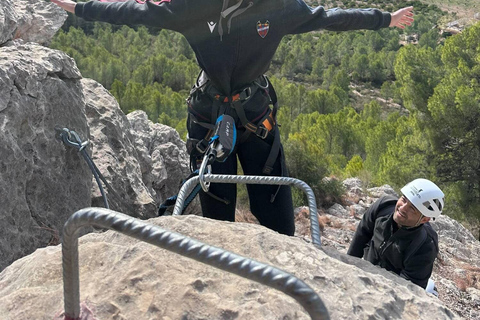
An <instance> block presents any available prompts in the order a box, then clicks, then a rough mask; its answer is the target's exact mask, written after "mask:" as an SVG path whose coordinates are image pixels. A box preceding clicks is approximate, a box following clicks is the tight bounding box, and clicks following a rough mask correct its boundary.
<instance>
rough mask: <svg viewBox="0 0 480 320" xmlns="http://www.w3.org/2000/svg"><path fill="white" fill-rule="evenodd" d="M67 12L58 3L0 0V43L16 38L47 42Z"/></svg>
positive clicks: (31, 0)
mask: <svg viewBox="0 0 480 320" xmlns="http://www.w3.org/2000/svg"><path fill="white" fill-rule="evenodd" d="M66 19H67V14H66V13H65V11H64V10H63V9H61V8H59V7H58V6H57V5H55V4H53V3H50V2H45V1H37V0H2V1H1V2H0V45H1V44H4V43H6V42H7V41H10V40H14V39H22V40H24V41H28V42H37V43H40V44H47V43H49V42H50V41H51V39H52V37H53V36H54V35H55V33H56V32H57V31H58V29H60V27H61V26H62V25H63V23H64V22H65V20H66Z"/></svg>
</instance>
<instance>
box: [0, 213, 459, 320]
mask: <svg viewBox="0 0 480 320" xmlns="http://www.w3.org/2000/svg"><path fill="white" fill-rule="evenodd" d="M150 222H152V223H155V224H158V225H160V226H161V227H162V228H164V229H168V230H171V231H175V232H179V233H181V234H184V235H187V236H190V237H192V238H196V239H198V240H200V241H202V242H204V243H208V244H210V245H214V246H217V247H222V248H225V249H227V250H229V251H231V252H234V253H237V254H240V255H243V256H247V257H250V258H253V259H255V260H257V261H261V262H263V263H267V264H271V265H273V266H276V267H279V268H280V269H282V270H284V271H287V272H289V273H291V274H293V275H295V276H296V277H298V278H299V279H301V280H303V281H304V282H306V283H307V284H308V285H309V286H311V287H312V288H313V289H314V290H315V291H316V292H317V293H318V294H319V296H320V297H321V298H322V299H323V301H324V303H325V304H326V306H327V308H328V310H329V313H330V317H331V319H385V318H388V319H427V318H428V319H460V317H458V316H456V315H455V314H454V313H453V312H452V311H450V310H449V309H448V308H446V307H445V306H444V305H442V304H441V303H440V301H439V300H438V299H436V298H435V297H433V296H432V295H429V294H427V293H425V291H424V290H422V289H421V288H419V287H418V286H416V285H413V284H412V283H409V282H407V281H405V280H403V279H401V278H399V277H397V276H395V275H392V274H390V273H389V272H386V271H385V270H384V269H381V268H377V267H374V266H372V265H371V264H370V263H367V262H365V261H362V260H360V259H357V258H353V257H348V256H345V255H342V254H339V253H338V252H336V251H332V250H328V248H325V250H320V249H318V248H316V247H315V246H313V245H312V244H311V243H308V242H305V241H303V240H302V239H300V238H295V237H287V236H284V235H280V234H278V233H276V232H273V231H271V230H268V229H266V228H264V227H261V226H259V225H252V224H244V223H238V222H237V223H229V222H221V221H214V220H210V219H206V218H201V217H196V216H192V215H190V216H182V217H162V218H156V219H152V220H150ZM60 251H61V250H60V247H59V246H57V247H49V248H45V249H39V250H37V252H35V254H32V255H30V256H28V257H25V258H22V259H20V260H18V261H16V262H15V263H13V264H12V265H11V266H9V267H8V268H7V269H5V270H4V271H3V272H2V273H1V274H0V313H1V314H2V315H7V317H9V319H20V318H23V319H27V318H32V319H33V318H35V319H52V318H53V317H54V315H55V314H58V313H59V312H60V311H61V310H63V304H62V280H61V279H62V271H61V252H60ZM79 251H80V295H81V297H80V299H81V301H87V304H88V305H89V306H90V307H91V308H92V309H93V310H94V312H95V314H96V316H97V317H98V319H111V318H115V319H266V320H268V319H309V317H308V315H307V314H306V312H305V311H304V310H303V308H302V307H301V306H300V305H299V304H298V303H297V302H296V301H295V300H294V299H292V298H290V297H289V296H286V295H285V294H283V293H281V292H280V291H276V290H274V289H272V288H270V287H267V286H264V285H261V284H258V283H256V282H251V281H249V280H246V279H244V278H241V277H239V276H236V275H233V274H229V273H225V272H223V271H221V270H219V269H216V268H213V267H210V266H207V265H204V264H201V263H199V262H197V261H194V260H191V259H188V258H185V257H182V256H179V255H176V254H173V253H171V252H169V251H166V250H164V249H160V248H157V247H154V246H152V245H149V244H146V243H143V242H138V241H137V240H134V239H132V238H128V237H126V236H123V235H121V234H119V233H115V232H111V231H109V232H106V233H101V234H89V235H86V236H84V237H82V238H81V239H80V249H79Z"/></svg>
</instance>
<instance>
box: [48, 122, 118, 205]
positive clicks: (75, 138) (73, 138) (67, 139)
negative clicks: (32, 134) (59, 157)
mask: <svg viewBox="0 0 480 320" xmlns="http://www.w3.org/2000/svg"><path fill="white" fill-rule="evenodd" d="M55 131H56V138H57V139H58V140H60V141H62V142H63V143H64V144H65V145H66V146H69V147H72V148H75V149H77V150H78V152H80V153H81V154H82V156H83V158H84V159H85V162H86V163H87V164H88V167H89V168H90V170H91V171H92V173H93V176H94V177H95V181H96V182H97V184H98V188H99V189H100V193H101V194H102V198H103V203H104V205H105V208H107V209H109V208H110V207H109V205H108V200H107V195H106V194H105V190H103V186H102V183H101V181H103V183H105V185H106V186H107V188H108V189H109V190H113V189H112V188H111V187H110V185H109V184H108V182H107V180H105V178H104V177H103V175H102V174H101V172H100V170H99V169H98V168H97V166H96V165H95V163H94V162H93V160H92V158H90V155H89V154H88V152H87V146H88V144H89V142H88V141H82V139H81V138H80V136H79V135H78V133H76V132H75V131H73V130H69V129H68V128H60V127H56V128H55Z"/></svg>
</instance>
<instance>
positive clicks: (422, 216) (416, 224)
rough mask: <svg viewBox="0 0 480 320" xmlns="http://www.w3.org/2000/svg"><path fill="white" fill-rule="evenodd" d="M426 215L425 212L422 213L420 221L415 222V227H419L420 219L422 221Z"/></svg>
mask: <svg viewBox="0 0 480 320" xmlns="http://www.w3.org/2000/svg"><path fill="white" fill-rule="evenodd" d="M424 217H425V216H424V215H423V214H421V215H420V218H418V221H417V223H415V226H414V227H418V226H419V225H420V221H422V219H423V218H424Z"/></svg>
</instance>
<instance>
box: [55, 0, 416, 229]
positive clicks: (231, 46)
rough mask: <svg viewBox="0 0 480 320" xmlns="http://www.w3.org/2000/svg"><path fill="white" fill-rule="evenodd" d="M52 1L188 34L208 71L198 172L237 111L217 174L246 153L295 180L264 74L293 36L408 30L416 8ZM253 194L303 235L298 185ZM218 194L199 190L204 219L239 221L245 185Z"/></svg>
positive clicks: (193, 131) (276, 220) (257, 166)
mask: <svg viewBox="0 0 480 320" xmlns="http://www.w3.org/2000/svg"><path fill="white" fill-rule="evenodd" d="M51 1H52V2H54V3H55V4H57V5H59V6H60V7H62V8H64V9H65V10H67V11H69V12H72V13H75V14H76V15H77V16H79V17H82V18H84V19H85V20H90V21H104V22H109V23H113V24H126V25H147V26H152V27H160V28H164V29H170V30H174V31H177V32H180V33H181V34H183V35H184V36H185V38H186V39H187V41H188V43H189V44H190V46H191V47H192V49H193V51H194V52H195V55H196V58H197V61H198V64H199V66H200V68H201V70H202V71H201V74H200V76H199V79H198V81H197V83H196V85H195V86H194V87H193V89H192V91H191V94H190V96H189V98H188V100H187V101H188V111H189V112H188V120H187V121H188V123H187V130H188V139H187V150H188V152H189V153H190V155H191V167H192V171H193V170H195V169H198V168H199V166H198V160H199V159H201V158H202V157H203V155H204V153H205V152H206V150H208V149H207V148H208V145H209V144H208V142H209V141H210V139H211V136H212V130H213V128H214V124H215V123H216V120H217V118H218V117H219V116H221V115H223V114H227V115H231V116H232V117H233V118H234V119H235V122H236V127H237V129H238V132H239V133H238V137H239V139H238V143H237V144H236V146H235V149H234V151H233V153H232V154H231V155H230V156H229V157H228V158H227V159H226V160H225V161H224V162H214V163H213V164H212V173H215V174H236V173H237V156H238V159H239V161H240V163H241V165H242V168H243V172H244V173H245V174H246V175H273V176H288V173H287V170H286V166H285V163H284V155H283V152H282V146H281V143H280V135H279V132H278V128H277V123H276V119H275V115H276V95H275V93H274V90H273V87H272V86H271V83H270V82H269V81H268V80H267V78H266V77H265V76H264V73H265V72H266V71H267V69H268V67H269V64H270V62H271V60H272V58H273V56H274V54H275V51H276V50H277V47H278V45H279V44H280V41H281V40H282V38H283V37H284V36H285V35H288V34H300V33H305V32H309V31H313V30H319V29H327V30H333V31H345V30H356V29H373V30H377V29H380V28H386V27H398V28H402V29H403V28H405V26H408V25H411V23H412V22H413V7H407V8H403V9H400V10H398V11H396V12H395V13H393V14H390V13H388V12H381V11H380V10H377V9H349V10H343V9H338V8H337V9H331V10H325V9H324V8H323V7H317V8H311V7H309V6H308V5H306V4H305V2H303V0H236V1H229V0H223V1H221V0H161V1H156V2H155V1H148V0H147V1H141V0H100V1H90V2H86V3H75V2H73V1H71V0H51ZM270 104H272V105H273V106H274V107H273V108H271V107H270ZM247 190H248V194H249V199H250V209H251V211H252V213H253V214H254V215H255V217H256V218H257V219H258V220H259V222H260V223H261V224H262V225H264V226H266V227H268V228H271V229H273V230H276V231H278V232H280V233H283V234H287V235H293V234H294V231H295V224H294V218H293V205H292V196H291V190H290V187H289V186H281V187H277V186H271V185H253V184H252V185H247ZM209 191H210V193H209V194H207V193H204V192H201V193H200V200H201V204H202V211H203V215H204V216H206V217H210V218H215V219H222V220H229V221H234V220H235V204H236V185H234V184H214V183H212V184H211V185H210V189H209Z"/></svg>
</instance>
